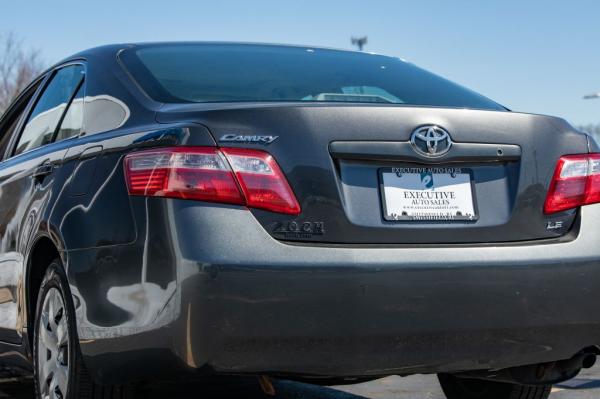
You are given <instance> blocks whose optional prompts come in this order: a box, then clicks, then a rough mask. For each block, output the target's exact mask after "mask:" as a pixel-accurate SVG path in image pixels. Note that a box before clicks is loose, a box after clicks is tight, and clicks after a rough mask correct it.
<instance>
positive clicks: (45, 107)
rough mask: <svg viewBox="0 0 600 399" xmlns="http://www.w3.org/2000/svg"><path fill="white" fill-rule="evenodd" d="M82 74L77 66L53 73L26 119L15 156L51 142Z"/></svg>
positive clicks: (80, 68) (81, 70)
mask: <svg viewBox="0 0 600 399" xmlns="http://www.w3.org/2000/svg"><path fill="white" fill-rule="evenodd" d="M83 72H84V69H83V66H81V65H70V66H67V67H64V68H62V69H59V70H58V71H57V72H55V74H54V76H53V77H52V78H51V81H50V83H48V85H47V86H46V88H45V89H44V92H43V93H42V95H41V96H40V98H39V99H38V101H37V103H36V105H35V107H34V108H33V111H32V112H31V114H30V115H29V118H28V120H27V123H26V125H25V128H24V129H23V133H22V134H21V137H20V138H19V141H18V144H17V147H16V150H15V155H18V154H21V153H22V152H25V151H28V150H31V149H34V148H37V147H40V146H42V145H45V144H48V143H50V142H51V141H52V139H53V137H54V133H55V132H56V129H57V127H58V124H59V123H60V121H61V118H62V116H63V114H64V113H65V110H66V109H67V106H68V105H69V103H70V101H71V99H72V98H73V95H74V94H75V91H76V90H77V89H78V88H79V86H80V83H81V82H82V80H83V78H84V75H83Z"/></svg>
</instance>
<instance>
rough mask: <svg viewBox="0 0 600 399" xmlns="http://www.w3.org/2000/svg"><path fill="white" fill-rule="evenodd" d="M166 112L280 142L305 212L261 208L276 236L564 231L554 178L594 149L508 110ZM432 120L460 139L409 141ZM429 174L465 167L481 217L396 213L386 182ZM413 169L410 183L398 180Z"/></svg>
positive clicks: (464, 240)
mask: <svg viewBox="0 0 600 399" xmlns="http://www.w3.org/2000/svg"><path fill="white" fill-rule="evenodd" d="M157 118H158V120H159V121H160V122H164V123H172V122H175V121H177V122H181V121H186V122H194V123H200V124H203V125H205V126H206V127H208V129H209V130H210V131H211V132H212V133H213V135H214V137H215V140H216V141H217V142H218V143H219V145H220V146H224V147H225V146H226V147H244V148H260V149H264V150H266V151H268V152H269V153H271V154H272V155H273V156H274V157H275V159H276V160H277V162H278V163H279V165H280V167H281V169H282V170H283V172H284V173H285V175H286V177H287V179H288V180H289V183H290V185H291V187H292V189H293V191H294V192H295V194H296V196H297V198H298V201H299V202H300V204H301V207H302V212H301V214H300V215H298V216H289V215H282V214H277V213H273V212H268V211H261V210H252V212H253V213H254V215H255V217H256V218H257V220H258V221H259V222H260V223H261V224H262V225H263V226H264V228H265V229H266V230H267V231H268V232H269V233H270V234H271V235H273V237H275V238H277V239H281V240H286V241H300V242H316V243H327V244H394V245H398V244H434V243H435V244H471V243H483V242H486V243H489V242H492V243H501V242H515V241H527V240H538V239H547V238H556V237H560V236H562V235H564V234H565V233H566V232H567V231H569V229H570V227H571V226H572V224H573V222H574V220H575V219H576V212H574V211H570V212H563V213H560V214H556V215H552V216H547V215H544V213H543V206H544V199H545V197H546V193H547V190H548V185H549V183H550V180H551V178H552V174H553V172H554V168H555V166H556V162H557V160H558V159H559V158H560V156H561V155H564V154H577V153H586V152H588V148H587V139H586V137H585V135H583V134H580V133H578V132H576V131H575V130H573V129H572V128H571V127H570V126H569V125H568V124H567V123H566V122H564V121H562V120H560V119H557V118H552V117H545V116H539V115H530V114H521V113H513V112H508V111H481V110H468V109H449V108H434V107H408V106H387V105H386V106H381V105H355V104H308V105H305V104H297V103H293V104H288V103H275V104H273V103H266V104H256V103H255V104H239V103H238V104H220V105H215V104H202V105H200V104H199V105H167V106H165V107H164V108H163V110H162V111H161V112H160V113H159V114H158V116H157ZM430 126H436V127H440V128H442V129H444V131H446V132H447V133H448V134H449V136H450V138H451V140H452V145H451V147H450V148H449V150H448V151H447V152H446V153H445V154H442V155H439V156H435V157H429V156H427V155H424V154H422V153H420V152H419V151H418V148H417V149H415V145H414V143H411V135H412V134H413V132H414V131H415V129H417V128H420V127H430ZM236 137H238V138H239V139H237V140H236V139H235V138H236ZM248 137H254V139H252V140H250V139H248ZM257 137H259V138H258V139H257ZM260 137H268V138H269V139H268V140H266V139H260ZM221 139H223V140H221ZM398 174H399V175H400V176H398ZM403 174H408V175H410V176H408V177H407V176H404V175H403ZM423 174H424V175H425V178H426V180H427V175H428V174H430V175H431V176H432V177H433V179H434V180H438V181H443V180H444V179H454V178H455V177H456V176H452V175H453V174H454V175H457V174H458V175H461V176H460V177H459V178H458V179H459V180H460V179H462V180H461V182H462V183H464V184H467V185H470V188H471V200H472V206H473V208H472V209H473V210H474V215H472V216H473V217H469V216H470V215H461V216H464V217H461V218H456V219H455V220H431V219H429V220H422V219H421V220H407V218H402V217H400V218H398V219H400V220H395V219H394V218H391V217H390V214H389V212H387V213H386V207H387V208H390V207H391V208H394V207H395V206H396V207H397V205H398V204H395V205H394V204H393V203H390V202H389V201H390V199H389V198H386V192H388V191H389V190H387V191H386V188H389V186H393V185H394V184H396V185H398V186H401V187H403V185H404V186H406V184H408V185H409V186H410V184H413V183H414V182H417V183H415V184H418V180H414V179H417V178H422V177H423ZM466 175H468V177H467V176H466ZM408 178H410V179H413V180H414V181H413V183H410V182H409V181H408V180H404V181H400V180H401V179H408ZM386 179H387V180H388V181H387V183H386ZM451 182H454V180H452V181H451ZM386 185H387V186H386ZM442 185H443V184H442ZM466 187H467V186H464V187H463V191H462V193H463V194H461V195H465V194H464V193H466V192H467V191H468V189H467V188H466ZM422 189H423V187H421V188H419V189H418V190H413V191H415V192H423V190H422ZM465 190H466V191H465ZM425 191H427V190H425ZM442 191H443V190H442ZM450 191H452V190H450ZM401 193H402V194H403V193H404V192H403V191H401ZM455 194H456V193H455ZM465 198H466V197H465ZM386 201H388V202H387V203H386ZM466 201H467V202H468V200H466ZM467 208H468V206H466V207H464V209H467ZM394 209H396V208H394ZM465 213H468V212H465ZM400 216H402V215H400ZM408 219H410V218H408ZM413 219H414V218H413Z"/></svg>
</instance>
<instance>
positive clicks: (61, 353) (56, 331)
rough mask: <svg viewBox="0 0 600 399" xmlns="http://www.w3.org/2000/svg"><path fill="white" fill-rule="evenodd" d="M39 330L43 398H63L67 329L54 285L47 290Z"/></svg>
mask: <svg viewBox="0 0 600 399" xmlns="http://www.w3.org/2000/svg"><path fill="white" fill-rule="evenodd" d="M38 328H39V333H38V383H39V387H40V391H41V395H42V398H44V399H46V398H47V399H63V398H65V397H66V395H67V388H68V386H69V353H70V348H69V328H68V324H67V315H66V309H65V304H64V301H63V298H62V295H61V294H60V291H58V290H57V289H56V288H51V289H50V290H48V292H47V293H46V298H45V299H44V303H43V305H42V314H41V317H40V325H39V327H38Z"/></svg>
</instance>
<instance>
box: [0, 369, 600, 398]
mask: <svg viewBox="0 0 600 399" xmlns="http://www.w3.org/2000/svg"><path fill="white" fill-rule="evenodd" d="M273 386H274V388H275V395H274V396H272V395H267V394H265V393H264V392H263V390H262V389H261V387H260V384H259V382H258V380H257V379H255V378H235V379H227V380H223V381H216V382H214V383H208V384H207V383H203V384H189V385H187V384H186V385H183V384H173V385H167V386H163V387H160V388H159V387H155V386H146V387H140V388H138V390H137V392H136V393H135V398H143V399H153V398H156V399H158V398H161V399H164V398H169V399H191V398H202V399H225V398H227V399H274V398H275V399H444V395H443V394H442V392H441V389H440V387H439V385H438V383H437V379H436V377H435V376H421V375H417V376H411V377H404V378H401V377H387V378H383V379H380V380H376V381H371V382H367V383H363V384H357V385H347V386H343V387H318V386H314V385H309V384H300V383H296V382H290V381H274V382H273ZM599 397H600V366H596V367H595V368H593V369H590V370H585V371H583V372H582V373H581V374H580V375H579V376H578V377H577V378H575V379H573V380H571V381H567V382H565V383H562V384H559V385H557V386H556V387H554V389H553V394H552V396H551V398H552V399H597V398H599ZM0 398H13V399H32V398H33V388H32V382H31V380H27V379H25V380H14V379H9V380H1V381H0Z"/></svg>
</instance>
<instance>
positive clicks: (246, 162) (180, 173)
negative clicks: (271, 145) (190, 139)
mask: <svg viewBox="0 0 600 399" xmlns="http://www.w3.org/2000/svg"><path fill="white" fill-rule="evenodd" d="M232 168H233V169H232ZM125 177H126V180H127V188H128V190H129V194H130V195H141V196H150V197H169V198H182V199H190V200H199V201H209V202H220V203H228V204H237V205H246V206H248V207H252V208H261V209H266V210H269V211H272V212H278V213H286V214H292V215H297V214H299V213H300V205H299V204H298V201H297V200H296V197H295V195H294V193H293V192H292V189H291V188H290V186H289V184H288V182H287V180H286V178H285V176H284V175H283V173H282V171H281V169H280V168H279V166H278V165H277V162H276V161H275V159H274V158H273V157H272V156H271V155H270V154H268V153H266V152H264V151H258V150H248V149H235V148H222V149H218V148H214V147H169V148H160V149H154V150H147V151H139V152H133V153H131V154H128V155H127V156H126V157H125Z"/></svg>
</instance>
